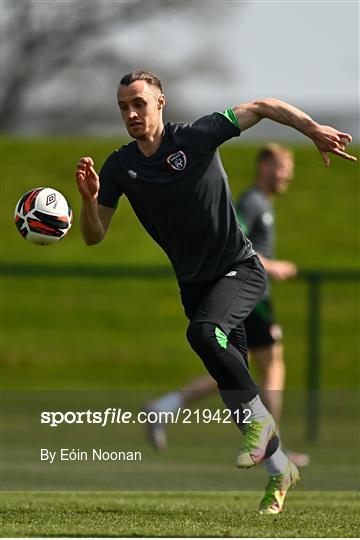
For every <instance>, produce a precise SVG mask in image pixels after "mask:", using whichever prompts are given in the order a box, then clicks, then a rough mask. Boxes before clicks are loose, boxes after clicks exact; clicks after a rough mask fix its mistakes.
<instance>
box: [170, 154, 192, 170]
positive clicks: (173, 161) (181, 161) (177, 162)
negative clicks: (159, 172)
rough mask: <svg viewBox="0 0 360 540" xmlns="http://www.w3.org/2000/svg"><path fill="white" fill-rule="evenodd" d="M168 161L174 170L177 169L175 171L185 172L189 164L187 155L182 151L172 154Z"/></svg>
mask: <svg viewBox="0 0 360 540" xmlns="http://www.w3.org/2000/svg"><path fill="white" fill-rule="evenodd" d="M166 161H167V162H168V164H169V165H170V166H171V167H172V168H173V169H175V171H183V170H184V169H185V167H186V163H187V160H186V155H185V154H184V152H183V151H182V150H179V151H178V152H175V154H170V156H168V157H167V158H166Z"/></svg>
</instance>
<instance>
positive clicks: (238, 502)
mask: <svg viewBox="0 0 360 540" xmlns="http://www.w3.org/2000/svg"><path fill="white" fill-rule="evenodd" d="M259 498H261V494H260V493H254V492H247V493H245V494H239V493H233V492H229V493H216V492H211V493H209V492H205V493H204V492H200V493H146V494H144V493H32V494H23V493H17V494H14V493H12V494H9V495H7V496H6V499H5V501H4V502H3V517H4V520H5V524H4V526H3V535H4V536H86V537H89V536H90V537H94V536H95V537H96V536H114V537H116V536H127V537H142V536H167V537H172V536H184V537H198V536H206V537H212V536H219V537H243V536H246V537H298V536H300V537H303V536H305V537H316V538H319V537H357V536H358V535H359V533H360V529H359V521H358V512H359V499H358V496H357V495H356V494H355V493H352V492H346V493H342V492H334V493H332V492H325V493H317V492H300V493H296V492H295V491H294V492H292V493H290V494H289V496H288V508H287V510H286V513H285V512H284V513H283V514H281V515H280V516H258V514H257V513H256V511H255V509H256V507H257V504H258V502H259ZM44 508H46V512H44Z"/></svg>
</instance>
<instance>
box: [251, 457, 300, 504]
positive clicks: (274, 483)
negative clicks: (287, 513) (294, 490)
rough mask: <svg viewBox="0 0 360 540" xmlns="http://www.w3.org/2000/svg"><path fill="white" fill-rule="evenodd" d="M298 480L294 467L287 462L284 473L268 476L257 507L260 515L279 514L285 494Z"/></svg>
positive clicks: (297, 472) (297, 473)
mask: <svg viewBox="0 0 360 540" xmlns="http://www.w3.org/2000/svg"><path fill="white" fill-rule="evenodd" d="M299 480H300V476H299V471H298V470H297V467H296V465H294V463H292V462H291V461H289V463H288V466H287V469H286V471H285V472H284V473H283V474H279V475H278V476H270V479H269V483H268V485H267V486H266V488H265V494H264V497H263V498H262V500H261V502H260V506H259V511H260V514H280V512H282V509H283V506H284V501H285V497H286V493H287V492H288V490H289V489H290V488H291V487H292V486H295V484H296V483H297V482H298V481H299Z"/></svg>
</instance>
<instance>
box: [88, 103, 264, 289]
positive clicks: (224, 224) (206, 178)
mask: <svg viewBox="0 0 360 540" xmlns="http://www.w3.org/2000/svg"><path fill="white" fill-rule="evenodd" d="M239 134H240V129H239V127H238V125H237V119H236V117H235V115H234V113H233V111H232V109H227V110H226V111H225V113H223V114H222V113H217V112H216V113H213V114H210V115H208V116H204V117H202V118H200V119H199V120H197V121H196V122H194V123H192V124H166V125H165V127H164V134H163V138H162V141H161V144H160V147H159V148H158V150H157V151H156V153H155V154H154V155H152V156H150V157H146V156H145V155H144V154H143V153H142V152H141V151H140V150H139V148H138V146H137V144H136V141H133V142H131V143H130V144H128V145H126V146H122V147H121V148H120V149H119V150H116V151H115V152H113V153H112V154H110V156H109V157H108V158H107V160H106V161H105V163H104V165H103V167H102V169H101V172H100V192H99V197H98V202H99V204H101V205H104V206H108V207H111V208H115V207H116V205H117V203H118V199H119V197H120V196H121V195H122V194H123V193H124V194H125V195H126V197H127V198H128V199H129V202H130V204H131V206H132V208H133V210H134V212H135V214H136V215H137V217H138V218H139V220H140V222H141V223H142V225H143V226H144V227H145V229H146V230H147V232H148V233H149V234H150V236H151V237H152V238H153V239H154V240H155V242H157V243H158V244H159V246H161V247H162V248H163V250H164V251H165V253H166V254H167V255H168V257H169V259H170V261H171V263H172V265H173V268H174V270H175V274H176V277H177V279H178V281H179V282H180V283H197V282H201V281H207V280H211V279H216V278H218V277H220V276H222V275H224V274H225V273H226V272H227V271H229V270H231V267H232V266H233V265H235V264H236V263H239V262H241V261H243V260H245V259H247V258H249V257H252V256H253V255H254V254H255V252H254V251H253V249H252V246H251V242H250V241H249V240H248V239H247V238H246V236H245V235H244V233H243V232H242V230H241V228H240V226H239V224H238V221H237V219H236V212H235V208H234V203H233V200H232V197H231V194H230V190H229V186H228V182H227V176H226V173H225V171H224V168H223V166H222V164H221V161H220V157H219V154H218V152H217V147H218V146H219V145H221V144H222V143H223V142H224V141H227V140H228V139H231V138H232V137H234V136H237V135H239Z"/></svg>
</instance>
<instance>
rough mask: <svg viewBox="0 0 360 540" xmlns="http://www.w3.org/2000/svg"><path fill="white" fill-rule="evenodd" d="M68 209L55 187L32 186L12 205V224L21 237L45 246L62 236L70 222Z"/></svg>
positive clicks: (68, 227)
mask: <svg viewBox="0 0 360 540" xmlns="http://www.w3.org/2000/svg"><path fill="white" fill-rule="evenodd" d="M72 216H73V215H72V210H71V207H70V205H69V203H68V202H67V200H66V199H65V197H64V196H63V195H62V194H61V193H60V192H59V191H56V189H52V188H43V187H41V188H35V189H32V190H31V191H28V192H27V193H25V195H23V196H22V197H21V199H20V200H19V202H18V203H17V205H16V208H15V225H16V228H17V230H18V231H19V233H20V234H21V236H22V237H23V238H25V240H28V241H29V242H31V243H32V244H37V245H40V246H47V245H48V244H53V243H54V242H57V241H58V240H61V239H62V238H64V236H65V235H66V234H67V233H68V232H69V230H70V227H71V224H72Z"/></svg>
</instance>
